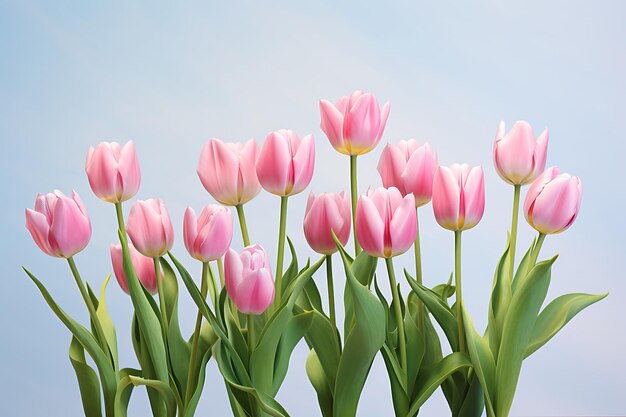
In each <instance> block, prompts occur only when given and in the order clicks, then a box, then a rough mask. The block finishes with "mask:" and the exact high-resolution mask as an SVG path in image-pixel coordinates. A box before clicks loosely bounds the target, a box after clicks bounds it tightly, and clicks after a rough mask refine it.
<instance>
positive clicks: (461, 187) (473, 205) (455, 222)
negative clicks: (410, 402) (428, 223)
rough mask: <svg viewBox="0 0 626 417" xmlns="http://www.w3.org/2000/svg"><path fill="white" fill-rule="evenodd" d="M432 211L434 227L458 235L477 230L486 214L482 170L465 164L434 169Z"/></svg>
mask: <svg viewBox="0 0 626 417" xmlns="http://www.w3.org/2000/svg"><path fill="white" fill-rule="evenodd" d="M433 211H434V212H435V218H436V219H437V223H439V225H440V226H441V227H443V228H445V229H448V230H453V231H459V230H468V229H471V228H472V227H474V226H476V225H477V224H478V222H479V221H480V219H481V218H482V217H483V212H484V211H485V181H484V177H483V169H482V167H479V166H478V167H470V166H469V165H467V164H463V165H459V164H453V165H452V166H450V167H449V168H448V167H442V166H440V167H439V168H437V171H436V172H435V179H434V181H433Z"/></svg>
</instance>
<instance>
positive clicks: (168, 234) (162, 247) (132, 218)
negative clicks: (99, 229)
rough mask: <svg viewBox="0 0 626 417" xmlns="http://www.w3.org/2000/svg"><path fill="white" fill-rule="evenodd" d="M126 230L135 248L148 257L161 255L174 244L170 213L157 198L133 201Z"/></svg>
mask: <svg viewBox="0 0 626 417" xmlns="http://www.w3.org/2000/svg"><path fill="white" fill-rule="evenodd" d="M126 230H127V231H128V236H130V240H131V241H132V242H133V245H135V247H136V248H137V250H138V251H139V252H141V254H143V255H145V256H148V257H150V258H158V257H160V256H163V255H164V254H165V252H167V251H168V250H170V249H172V245H173V244H174V229H173V228H172V221H171V220H170V215H169V213H168V212H167V208H165V204H163V201H161V200H158V199H154V198H150V199H148V200H145V201H142V200H138V201H135V203H134V204H133V206H132V207H131V209H130V215H129V216H128V222H127V224H126Z"/></svg>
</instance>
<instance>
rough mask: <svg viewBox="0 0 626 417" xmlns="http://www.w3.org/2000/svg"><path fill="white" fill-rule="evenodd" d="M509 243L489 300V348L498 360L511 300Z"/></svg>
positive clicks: (499, 265)
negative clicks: (505, 319)
mask: <svg viewBox="0 0 626 417" xmlns="http://www.w3.org/2000/svg"><path fill="white" fill-rule="evenodd" d="M509 250H510V244H509V242H508V241H507V244H506V249H505V250H504V253H503V254H502V256H501V257H500V261H499V262H498V266H497V267H496V272H495V274H494V277H493V286H492V290H491V298H490V301H489V315H488V323H489V324H488V326H489V332H488V337H489V348H490V350H491V353H492V354H493V358H494V360H495V361H496V362H497V361H498V350H499V349H500V340H501V339H502V327H503V326H504V318H505V317H506V314H507V311H508V309H509V304H510V302H511V281H510V280H509V271H510V270H509V266H510V257H509Z"/></svg>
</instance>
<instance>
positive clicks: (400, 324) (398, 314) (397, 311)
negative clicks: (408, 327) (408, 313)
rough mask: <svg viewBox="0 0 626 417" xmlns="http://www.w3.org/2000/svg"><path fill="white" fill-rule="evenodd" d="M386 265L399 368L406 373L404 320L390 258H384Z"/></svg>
mask: <svg viewBox="0 0 626 417" xmlns="http://www.w3.org/2000/svg"><path fill="white" fill-rule="evenodd" d="M385 263H386V264H387V275H389V285H390V286H391V294H392V295H393V300H392V302H391V303H392V304H393V313H394V316H395V319H396V326H397V328H398V346H399V347H400V367H401V368H402V369H403V370H405V371H406V339H405V337H404V320H403V319H402V307H401V306H400V294H399V293H398V283H397V282H396V274H395V272H394V270H393V261H392V258H385Z"/></svg>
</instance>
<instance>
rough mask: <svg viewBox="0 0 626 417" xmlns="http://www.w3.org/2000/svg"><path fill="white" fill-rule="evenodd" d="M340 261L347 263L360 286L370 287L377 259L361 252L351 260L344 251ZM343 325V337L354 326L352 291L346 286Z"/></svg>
mask: <svg viewBox="0 0 626 417" xmlns="http://www.w3.org/2000/svg"><path fill="white" fill-rule="evenodd" d="M342 259H343V260H344V262H348V265H350V268H351V270H352V271H353V274H354V277H355V278H356V279H357V281H358V282H359V283H360V284H361V285H364V286H366V287H367V288H369V287H370V285H371V283H372V280H373V279H374V274H375V273H376V265H377V264H378V258H375V257H372V256H369V255H368V254H367V253H365V252H361V253H360V254H359V256H357V258H356V259H354V260H353V259H352V258H351V257H350V255H348V254H347V253H346V252H345V250H344V251H343V252H342ZM343 298H344V310H345V317H344V325H343V334H344V338H345V336H346V335H347V334H348V333H350V329H351V328H352V326H353V325H354V320H355V318H354V307H353V301H352V291H351V290H350V288H349V286H348V285H346V287H345V290H344V293H343Z"/></svg>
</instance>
